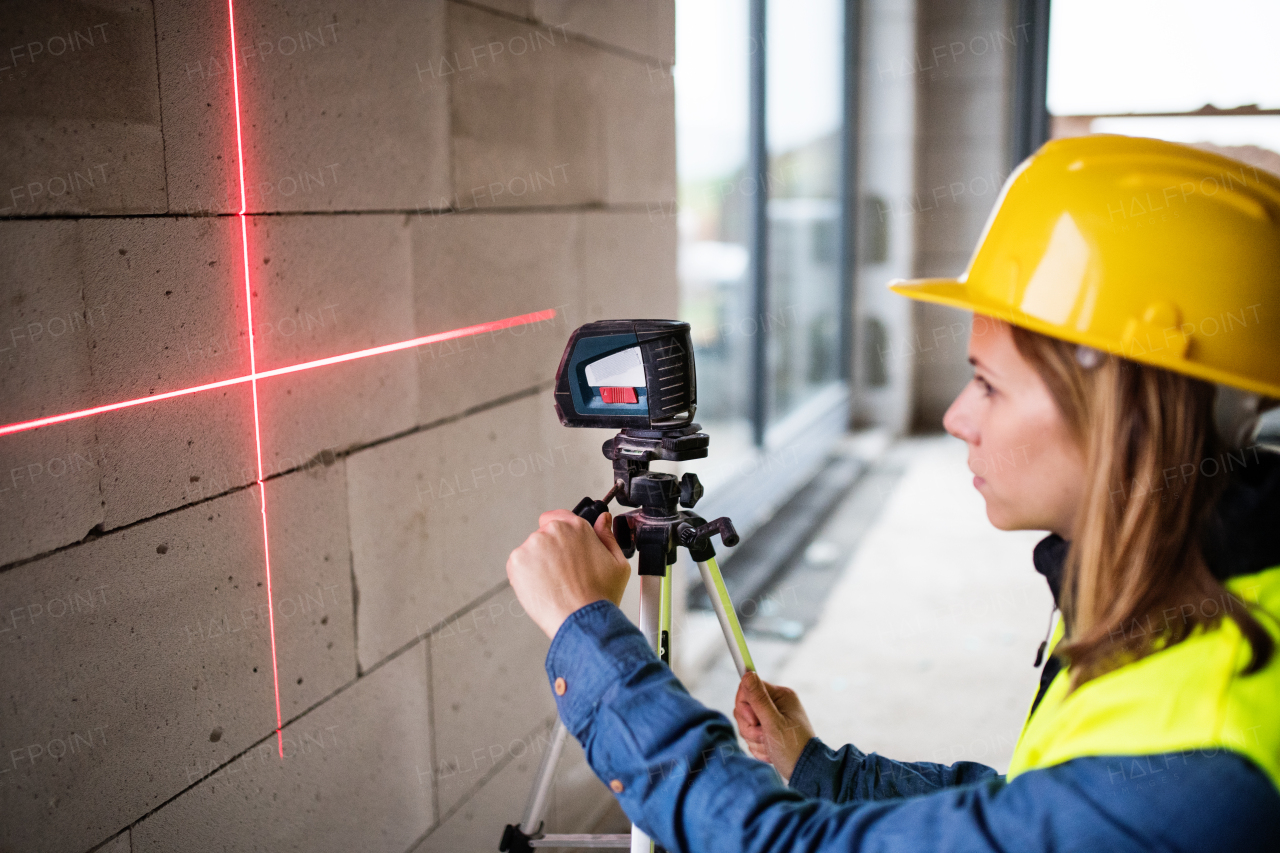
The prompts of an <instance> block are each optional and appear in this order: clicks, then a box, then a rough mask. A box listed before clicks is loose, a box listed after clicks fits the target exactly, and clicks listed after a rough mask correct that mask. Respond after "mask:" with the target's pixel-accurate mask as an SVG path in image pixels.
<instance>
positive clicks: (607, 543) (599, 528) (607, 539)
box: [595, 512, 627, 563]
mask: <svg viewBox="0 0 1280 853" xmlns="http://www.w3.org/2000/svg"><path fill="white" fill-rule="evenodd" d="M595 530H596V536H598V537H600V541H601V542H602V543H604V547H606V548H608V549H609V553H610V554H612V555H613V558H614V559H615V560H617V561H618V562H620V563H625V562H626V561H627V558H626V557H625V556H623V553H622V549H621V548H620V547H618V540H617V538H615V537H614V535H613V513H611V512H602V513H600V517H599V518H597V519H596V525H595Z"/></svg>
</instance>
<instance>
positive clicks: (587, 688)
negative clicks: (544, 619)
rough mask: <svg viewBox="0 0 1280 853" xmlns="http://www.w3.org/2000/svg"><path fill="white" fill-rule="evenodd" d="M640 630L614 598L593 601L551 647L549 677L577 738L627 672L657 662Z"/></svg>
mask: <svg viewBox="0 0 1280 853" xmlns="http://www.w3.org/2000/svg"><path fill="white" fill-rule="evenodd" d="M657 660H658V656H657V655H656V654H655V653H654V651H653V649H651V648H650V647H649V643H648V641H647V640H645V638H644V635H643V634H641V633H640V630H639V629H638V628H636V626H635V625H632V624H631V622H630V620H628V619H627V617H626V616H625V615H624V614H623V613H622V611H621V610H619V609H618V607H617V605H615V604H614V603H613V602H611V601H603V600H602V601H595V602H592V603H591V604H588V605H587V606H586V607H582V608H580V609H578V610H576V611H574V612H573V613H572V614H570V615H569V618H568V619H565V620H564V623H563V624H561V626H560V630H558V631H556V636H555V639H553V640H552V641H551V648H550V649H548V650H547V678H548V680H549V681H550V682H551V689H552V692H553V693H554V695H555V697H556V709H557V711H559V713H560V719H561V720H562V721H563V722H564V724H565V727H566V728H568V730H569V732H570V733H571V734H572V735H573V736H574V737H575V738H578V739H579V740H582V736H583V734H584V733H585V732H586V731H587V729H588V728H590V725H591V723H592V722H593V720H594V719H595V714H596V712H597V711H598V710H599V709H600V706H601V704H602V703H603V702H604V700H605V699H606V698H607V696H608V694H609V693H610V692H611V691H612V690H614V689H616V687H617V686H618V685H619V683H620V682H621V680H622V677H623V675H624V674H625V673H627V672H634V671H635V670H636V669H637V668H638V667H639V666H641V665H643V664H645V663H648V662H651V661H657Z"/></svg>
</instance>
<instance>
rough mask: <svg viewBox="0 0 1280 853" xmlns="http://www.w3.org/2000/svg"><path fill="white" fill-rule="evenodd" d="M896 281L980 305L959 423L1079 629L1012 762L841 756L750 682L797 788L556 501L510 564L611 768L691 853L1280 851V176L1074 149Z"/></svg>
mask: <svg viewBox="0 0 1280 853" xmlns="http://www.w3.org/2000/svg"><path fill="white" fill-rule="evenodd" d="M1144 217H1145V218H1144ZM894 289H895V290H897V291H898V292H900V293H903V294H905V295H907V296H911V297H913V298H919V299H925V300H930V301H934V302H940V303H943V304H949V305H953V306H957V307H964V308H968V309H970V310H973V311H975V318H974V326H973V334H972V336H971V342H970V361H971V362H972V363H973V365H974V378H973V381H972V382H971V383H970V384H969V385H968V386H967V387H966V388H965V389H964V391H963V392H962V393H961V394H960V396H959V397H958V398H957V399H956V401H955V403H954V404H953V405H952V406H951V408H950V409H949V410H948V412H947V415H946V418H945V420H944V425H945V426H946V428H947V430H948V431H949V432H951V433H952V434H953V435H955V436H957V437H959V438H961V439H963V440H964V441H965V442H966V444H967V445H968V449H969V464H970V468H971V469H972V470H973V471H974V472H975V474H976V475H977V476H975V478H974V485H975V487H976V488H977V489H978V491H979V492H980V493H981V494H982V496H983V498H984V499H985V500H986V505H987V514H988V517H989V518H990V520H991V521H992V523H993V524H994V525H995V526H997V527H999V528H1002V529H1010V530H1012V529H1040V530H1048V531H1051V535H1050V536H1049V537H1048V538H1046V539H1045V540H1044V541H1042V542H1041V543H1040V544H1039V545H1038V546H1037V547H1036V549H1035V554H1034V562H1035V566H1036V569H1037V570H1038V571H1040V572H1041V573H1042V574H1044V575H1045V577H1046V579H1047V580H1048V582H1049V585H1050V588H1051V590H1052V591H1053V595H1054V601H1055V603H1056V604H1057V606H1058V607H1059V608H1060V610H1061V619H1060V620H1059V622H1058V626H1057V629H1056V631H1055V636H1054V646H1053V650H1052V655H1051V656H1050V658H1049V660H1048V662H1047V663H1046V664H1045V668H1044V670H1043V673H1042V677H1041V684H1040V689H1039V691H1038V693H1037V695H1036V696H1035V697H1034V701H1033V703H1032V709H1031V712H1030V713H1029V715H1028V719H1027V722H1026V724H1025V726H1024V728H1023V731H1022V734H1021V737H1020V738H1019V740H1018V743H1017V746H1016V748H1015V751H1014V756H1013V760H1012V762H1011V766H1010V770H1009V773H1008V775H1007V776H1003V777H1002V776H999V775H998V774H997V773H996V771H995V770H993V769H992V768H989V767H984V766H982V765H978V764H973V763H968V762H961V763H959V764H955V765H952V766H950V767H944V766H941V765H936V764H929V763H899V762H894V761H891V760H888V759H885V758H882V757H880V756H877V755H875V754H869V755H868V754H863V753H862V752H860V751H858V750H857V749H856V748H855V747H853V746H845V747H843V748H841V749H840V750H831V749H829V748H828V747H827V746H825V745H824V744H823V743H822V741H821V740H819V739H818V738H816V737H815V736H814V732H813V731H812V730H811V728H810V726H809V724H808V721H807V719H806V718H805V715H804V711H803V708H802V707H801V705H800V703H799V701H798V699H797V698H796V697H795V695H794V694H793V693H792V692H791V691H788V690H786V689H784V688H777V687H773V686H771V685H767V684H764V683H763V682H761V681H760V680H759V679H758V678H756V677H755V676H754V675H752V674H748V675H747V676H746V677H745V678H744V679H743V682H742V685H741V686H740V688H739V693H738V700H737V704H736V707H735V717H736V718H737V720H738V723H739V727H740V729H741V732H742V735H743V738H744V740H746V741H747V743H748V744H749V746H750V749H751V752H752V753H753V754H754V755H755V756H756V757H757V758H759V759H762V760H764V761H768V762H770V763H772V764H773V765H774V766H775V767H776V769H777V770H778V772H779V773H780V774H781V775H782V776H783V777H784V778H786V779H787V780H788V782H789V785H788V787H785V788H784V787H782V786H781V785H779V784H778V782H777V781H776V779H775V778H774V776H773V773H772V771H770V770H769V769H768V768H766V767H764V766H763V765H762V764H759V763H756V762H752V761H751V760H750V759H748V758H746V757H745V756H743V755H742V754H741V753H740V752H738V750H737V746H736V741H735V738H734V736H733V732H732V729H731V728H730V726H729V725H728V722H727V721H726V720H724V719H723V718H722V717H721V716H720V715H718V714H716V713H714V712H712V711H709V710H707V709H705V708H703V707H702V706H700V705H699V704H698V703H697V702H696V701H694V700H693V699H692V698H690V697H689V696H688V694H687V693H686V692H685V691H684V690H683V688H682V687H681V686H680V685H679V683H678V682H677V681H676V680H675V679H674V677H673V676H672V675H671V674H670V673H669V671H667V670H666V668H665V667H664V666H663V665H662V664H661V663H659V662H658V661H657V659H656V658H655V657H654V655H653V653H652V651H651V650H650V649H649V648H648V646H647V645H646V644H645V641H644V639H643V637H642V636H641V635H640V634H639V632H637V631H636V630H635V629H634V628H633V627H631V626H630V624H629V623H628V622H627V621H626V619H625V617H623V616H622V614H621V613H620V612H619V611H618V609H617V607H616V602H617V601H619V600H620V598H621V594H622V590H623V589H624V587H625V585H626V581H627V578H628V577H629V574H630V572H629V568H628V567H627V565H626V562H625V560H623V559H622V556H621V552H620V551H619V550H618V548H617V545H616V543H615V542H614V541H613V540H612V537H611V536H610V535H609V528H608V523H609V522H608V519H607V518H605V519H602V520H601V521H598V522H597V527H596V530H595V531H594V532H593V531H592V530H591V529H590V528H589V527H587V525H586V523H585V522H583V521H581V520H580V519H577V518H575V517H573V516H572V515H570V514H569V513H566V512H564V511H556V512H552V513H547V514H546V515H544V516H543V518H542V527H541V529H540V530H539V531H538V532H536V533H534V534H533V535H532V536H530V537H529V539H528V540H527V541H526V542H525V544H524V545H522V546H521V547H520V548H519V549H517V550H516V551H514V552H513V553H512V555H511V558H510V560H509V562H508V566H507V571H508V576H509V577H510V579H511V583H512V586H513V587H514V588H515V590H516V592H517V594H518V595H519V596H520V598H521V601H523V602H524V603H525V605H526V607H527V608H528V610H529V612H530V615H531V616H532V617H533V618H534V619H535V621H537V623H538V624H539V626H540V627H542V628H543V630H544V631H546V632H547V634H548V636H551V637H553V638H554V640H553V642H552V645H551V649H550V651H549V652H548V655H547V672H548V675H549V676H550V678H551V679H552V681H553V684H554V687H555V692H556V694H557V700H556V701H557V705H558V707H559V712H560V716H561V719H562V720H564V721H565V723H566V725H567V726H568V727H569V731H570V732H572V733H573V734H574V736H575V737H577V738H578V739H579V741H581V742H582V744H583V746H584V747H585V749H586V754H587V758H588V761H589V762H590V763H591V765H592V767H593V768H594V770H595V771H596V773H597V774H598V775H600V777H601V778H602V779H603V780H605V781H606V782H607V783H609V784H610V786H611V788H612V789H613V790H614V791H615V793H616V794H617V796H618V799H619V801H620V802H621V804H622V806H623V808H624V809H625V810H626V811H627V813H628V815H629V816H631V818H632V819H633V820H634V821H635V822H636V823H637V824H638V825H640V826H641V827H642V828H643V829H645V830H646V831H647V832H649V833H650V835H651V836H653V837H654V838H655V839H656V840H657V841H658V842H659V843H660V844H662V845H664V846H666V847H668V848H669V849H672V850H697V851H712V850H715V851H719V850H724V851H730V850H732V851H757V850H759V851H763V850H814V851H816V850H833V851H834V850H912V851H917V850H951V849H957V850H993V851H994V850H1055V851H1056V850H1146V849H1160V850H1188V851H1192V850H1194V851H1211V850H1224V851H1225V850H1233V851H1237V850H1270V851H1275V850H1280V654H1277V653H1276V648H1275V647H1276V640H1277V638H1280V622H1278V621H1277V614H1280V532H1277V525H1276V522H1277V521H1278V520H1280V461H1278V458H1277V456H1276V455H1275V454H1273V453H1271V452H1269V451H1265V450H1263V449H1261V448H1259V447H1257V446H1256V445H1251V444H1250V443H1249V438H1250V437H1251V435H1252V432H1253V426H1254V424H1255V423H1256V414H1257V411H1258V410H1259V407H1260V403H1261V401H1262V399H1263V398H1273V397H1274V398H1280V320H1277V319H1274V317H1275V316H1276V315H1275V310H1276V298H1277V297H1280V180H1277V179H1276V178H1273V177H1270V176H1267V175H1265V174H1262V173H1258V172H1256V171H1253V170H1251V169H1249V168H1248V167H1242V166H1241V164H1239V163H1235V162H1233V161H1230V160H1227V159H1225V158H1221V157H1217V156H1215V155H1210V154H1206V153H1203V152H1199V151H1196V150H1194V149H1190V148H1186V147H1183V146H1178V145H1173V144H1170V143H1162V142H1156V141H1153V140H1138V139H1127V138H1123V137H1105V136H1098V137H1082V138H1078V139H1070V140H1061V141H1057V142H1052V143H1049V144H1048V145H1046V146H1045V147H1044V148H1043V149H1041V151H1040V152H1039V153H1038V154H1037V155H1036V156H1034V157H1033V158H1031V159H1030V160H1028V161H1027V162H1026V163H1024V164H1023V166H1022V167H1021V168H1020V170H1019V171H1018V172H1017V173H1016V174H1015V175H1014V176H1013V177H1012V178H1011V179H1010V182H1009V183H1008V184H1007V185H1006V188H1005V190H1004V193H1003V195H1002V197H1001V200H1000V202H999V203H998V204H997V208H996V211H995V212H994V213H993V215H992V219H991V221H990V222H989V223H988V225H987V228H986V231H985V232H984V234H983V238H982V240H981V242H980V244H979V248H978V251H977V253H976V254H975V256H974V258H973V260H972V262H971V263H970V266H969V269H968V271H967V272H966V274H965V275H964V276H963V277H962V278H960V279H953V280H926V281H916V282H902V283H898V284H896V285H894ZM1210 320H1212V321H1213V325H1210V324H1209V321H1210ZM1213 383H1217V384H1218V385H1219V387H1218V388H1217V389H1215V387H1214V384H1213ZM1015 448H1016V449H1018V452H1017V455H1016V456H1015V454H1014V450H1015ZM1014 459H1016V460H1017V462H1016V463H1015V464H1002V462H1004V461H1011V460H1014Z"/></svg>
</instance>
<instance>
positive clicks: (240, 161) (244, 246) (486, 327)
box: [0, 0, 556, 758]
mask: <svg viewBox="0 0 1280 853" xmlns="http://www.w3.org/2000/svg"><path fill="white" fill-rule="evenodd" d="M227 20H228V23H229V25H230V29H231V86H232V92H233V94H234V97H235V110H236V158H237V159H236V164H237V166H238V168H239V172H240V210H238V211H237V212H236V217H237V218H238V219H239V220H240V248H241V254H242V255H243V260H244V295H245V312H246V314H247V316H248V320H249V373H248V374H246V375H244V376H235V377H232V378H230V379H220V380H218V381H216V382H208V383H205V384H203V385H192V386H190V387H188V388H179V389H177V390H174V391H165V392H163V393H160V394H152V395H150V396H148V397H136V398H134V399H132V400H121V401H119V402H116V403H108V404H106V405H102V406H94V407H92V408H88V409H80V410H77V411H73V412H63V413H62V414H58V415H50V416H47V417H43V418H35V419H33V420H28V421H18V422H15V423H11V424H5V425H4V426H0V437H3V436H6V435H12V434H15V433H19V432H26V431H27V430H33V429H39V428H40V427H43V426H50V425H53V424H59V423H65V422H66V421H73V420H78V419H80V418H87V417H91V416H93V415H98V414H102V413H104V412H114V411H117V410H119V409H127V408H131V407H133V406H141V405H145V404H147V403H158V402H160V401H162V400H172V399H174V398H175V397H183V396H186V395H188V394H198V393H200V392H202V391H212V390H214V389H216V388H226V387H229V386H231V385H240V384H243V383H245V382H248V383H249V386H250V388H251V389H252V392H253V440H254V445H255V450H256V453H257V463H258V478H257V480H256V481H255V485H256V486H257V487H258V500H259V506H260V508H261V510H262V551H263V558H264V561H265V563H266V575H267V615H268V624H269V626H270V629H271V680H272V684H273V687H274V689H275V700H276V744H277V746H278V747H279V751H280V757H281V758H284V736H283V734H282V732H281V729H282V728H283V726H284V722H283V719H282V716H281V712H280V674H279V667H278V665H277V660H276V625H275V607H274V602H273V601H272V594H271V544H270V533H269V528H268V525H267V490H266V483H265V482H264V478H263V472H262V429H261V422H260V420H259V416H258V380H259V379H269V378H272V377H275V376H283V375H285V374H288V373H297V372H299V371H302V370H311V369H313V368H317V367H327V366H329V365H333V364H340V363H342V362H344V361H354V360H356V359H361V358H368V357H370V356H375V355H383V354H385V353H391V352H398V351H400V350H407V349H413V348H416V347H421V346H426V345H428V344H433V343H439V342H442V341H449V340H454V339H456V338H465V337H469V336H471V335H480V334H484V333H486V332H497V331H501V330H503V329H510V328H513V327H516V326H523V325H526V324H529V323H537V322H541V321H543V320H551V319H554V318H555V316H556V312H555V309H547V310H545V311H535V312H533V313H531V314H521V315H518V316H515V317H508V318H507V319H505V320H493V321H490V322H487V323H479V324H476V325H474V326H465V327H463V328H460V329H452V330H450V331H447V332H437V333H435V334H432V335H423V336H422V337H418V338H411V339H410V340H406V341H399V342H397V343H393V344H384V345H382V346H376V347H369V348H368V349H362V350H356V351H354V352H348V353H343V354H342V355H334V356H329V357H327V358H318V359H314V360H312V361H305V362H300V363H298V364H291V365H287V366H285V367H277V368H274V369H272V370H264V371H263V372H261V373H259V372H258V369H257V361H256V359H255V353H254V339H253V289H252V287H251V285H250V278H249V230H248V220H247V218H246V213H247V210H248V206H247V205H246V203H245V184H244V135H243V132H242V130H241V126H240V79H239V74H238V72H237V69H236V17H235V7H234V0H227Z"/></svg>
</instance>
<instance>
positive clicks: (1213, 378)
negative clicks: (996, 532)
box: [889, 278, 1280, 399]
mask: <svg viewBox="0 0 1280 853" xmlns="http://www.w3.org/2000/svg"><path fill="white" fill-rule="evenodd" d="M889 289H890V290H892V291H893V292H894V293H898V294H901V295H902V296H905V297H907V298H908V299H914V300H916V301H918V302H932V303H934V304H935V305H945V306H947V307H949V308H959V309H960V310H962V311H972V312H974V313H975V314H982V315H984V316H987V317H993V318H995V319H998V320H1003V321H1004V322H1006V323H1009V324H1011V325H1014V326H1021V327H1023V328H1024V329H1030V330H1031V331H1033V332H1039V333H1040V334H1042V335H1046V336H1048V337H1051V338H1058V339H1060V340H1065V341H1070V342H1071V343H1075V344H1083V345H1085V346H1090V347H1093V348H1095V349H1098V350H1101V351H1103V352H1108V353H1111V354H1113V355H1120V356H1123V357H1124V358H1128V359H1130V360H1132V361H1138V362H1142V363H1143V364H1149V365H1151V366H1152V367H1161V368H1164V369H1165V370H1173V371H1175V372H1178V373H1185V374H1187V375H1190V376H1194V377H1195V378H1197V379H1203V380H1205V381H1207V382H1217V383H1220V384H1222V385H1230V386H1232V387H1234V388H1239V389H1241V390H1243V391H1250V392H1253V393H1255V394H1261V395H1262V396H1264V397H1271V398H1273V399H1280V385H1272V384H1270V383H1267V382H1260V381H1258V380H1256V379H1253V378H1251V377H1246V376H1240V375H1239V374H1236V373H1232V372H1229V371H1226V370H1220V369H1217V368H1214V367H1210V366H1209V365H1206V364H1199V363H1196V362H1194V361H1190V360H1187V359H1176V360H1175V359H1170V358H1164V357H1156V356H1155V354H1152V355H1151V356H1148V357H1144V356H1143V355H1137V354H1130V353H1120V352H1116V350H1115V347H1114V346H1113V345H1112V344H1111V343H1110V342H1109V341H1107V340H1105V339H1102V338H1095V337H1094V336H1093V335H1090V334H1088V333H1082V332H1078V331H1075V330H1066V329H1064V328H1063V327H1062V326H1060V325H1056V324H1053V323H1047V322H1045V321H1043V320H1040V319H1039V318H1037V317H1034V316H1031V315H1029V314H1026V313H1023V312H1017V314H1016V316H1011V314H1010V311H1009V306H1008V305H997V304H994V303H987V302H986V301H985V300H982V299H975V298H974V296H973V294H972V293H971V292H970V290H969V286H968V285H967V284H966V283H965V281H964V280H963V279H960V278H912V279H895V280H893V281H891V282H889Z"/></svg>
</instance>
